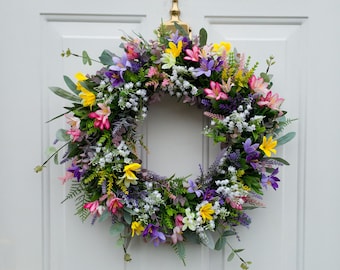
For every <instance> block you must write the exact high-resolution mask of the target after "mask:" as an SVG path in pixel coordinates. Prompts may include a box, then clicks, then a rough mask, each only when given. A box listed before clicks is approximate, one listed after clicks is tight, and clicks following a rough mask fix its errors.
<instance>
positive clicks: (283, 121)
mask: <svg viewBox="0 0 340 270" xmlns="http://www.w3.org/2000/svg"><path fill="white" fill-rule="evenodd" d="M296 120H297V119H296V118H294V119H290V118H286V117H285V116H282V117H280V118H278V119H277V124H278V128H277V129H275V131H274V135H275V136H277V135H278V134H280V133H281V132H282V131H283V130H284V129H285V128H286V127H287V126H289V125H290V124H292V123H293V121H296Z"/></svg>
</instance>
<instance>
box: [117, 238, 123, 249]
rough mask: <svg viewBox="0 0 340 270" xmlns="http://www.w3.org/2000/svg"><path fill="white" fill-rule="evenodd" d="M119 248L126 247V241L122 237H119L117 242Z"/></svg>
mask: <svg viewBox="0 0 340 270" xmlns="http://www.w3.org/2000/svg"><path fill="white" fill-rule="evenodd" d="M116 244H117V246H118V247H122V246H124V239H123V238H122V237H119V238H118V239H117V242H116Z"/></svg>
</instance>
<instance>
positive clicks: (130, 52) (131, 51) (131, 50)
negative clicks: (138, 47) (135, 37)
mask: <svg viewBox="0 0 340 270" xmlns="http://www.w3.org/2000/svg"><path fill="white" fill-rule="evenodd" d="M125 52H126V56H127V59H128V60H133V59H136V58H138V56H139V55H138V53H137V52H136V51H135V47H134V46H132V45H130V44H127V45H126V46H125Z"/></svg>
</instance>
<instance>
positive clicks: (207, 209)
mask: <svg viewBox="0 0 340 270" xmlns="http://www.w3.org/2000/svg"><path fill="white" fill-rule="evenodd" d="M214 213H215V210H214V209H213V208H212V204H211V203H207V204H205V205H203V206H202V207H201V209H200V214H201V216H202V218H203V221H204V222H205V220H206V219H207V220H212V219H213V217H212V216H211V215H212V214H214Z"/></svg>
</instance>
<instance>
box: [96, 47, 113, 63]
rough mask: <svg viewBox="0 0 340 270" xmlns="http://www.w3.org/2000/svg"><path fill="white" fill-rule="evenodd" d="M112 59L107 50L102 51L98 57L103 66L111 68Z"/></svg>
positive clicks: (111, 54) (110, 53)
mask: <svg viewBox="0 0 340 270" xmlns="http://www.w3.org/2000/svg"><path fill="white" fill-rule="evenodd" d="M112 57H113V53H112V52H110V51H109V50H104V51H103V52H102V54H101V55H100V56H99V60H100V62H101V63H102V64H103V65H105V66H112V65H113V64H114V63H113V60H112Z"/></svg>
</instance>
